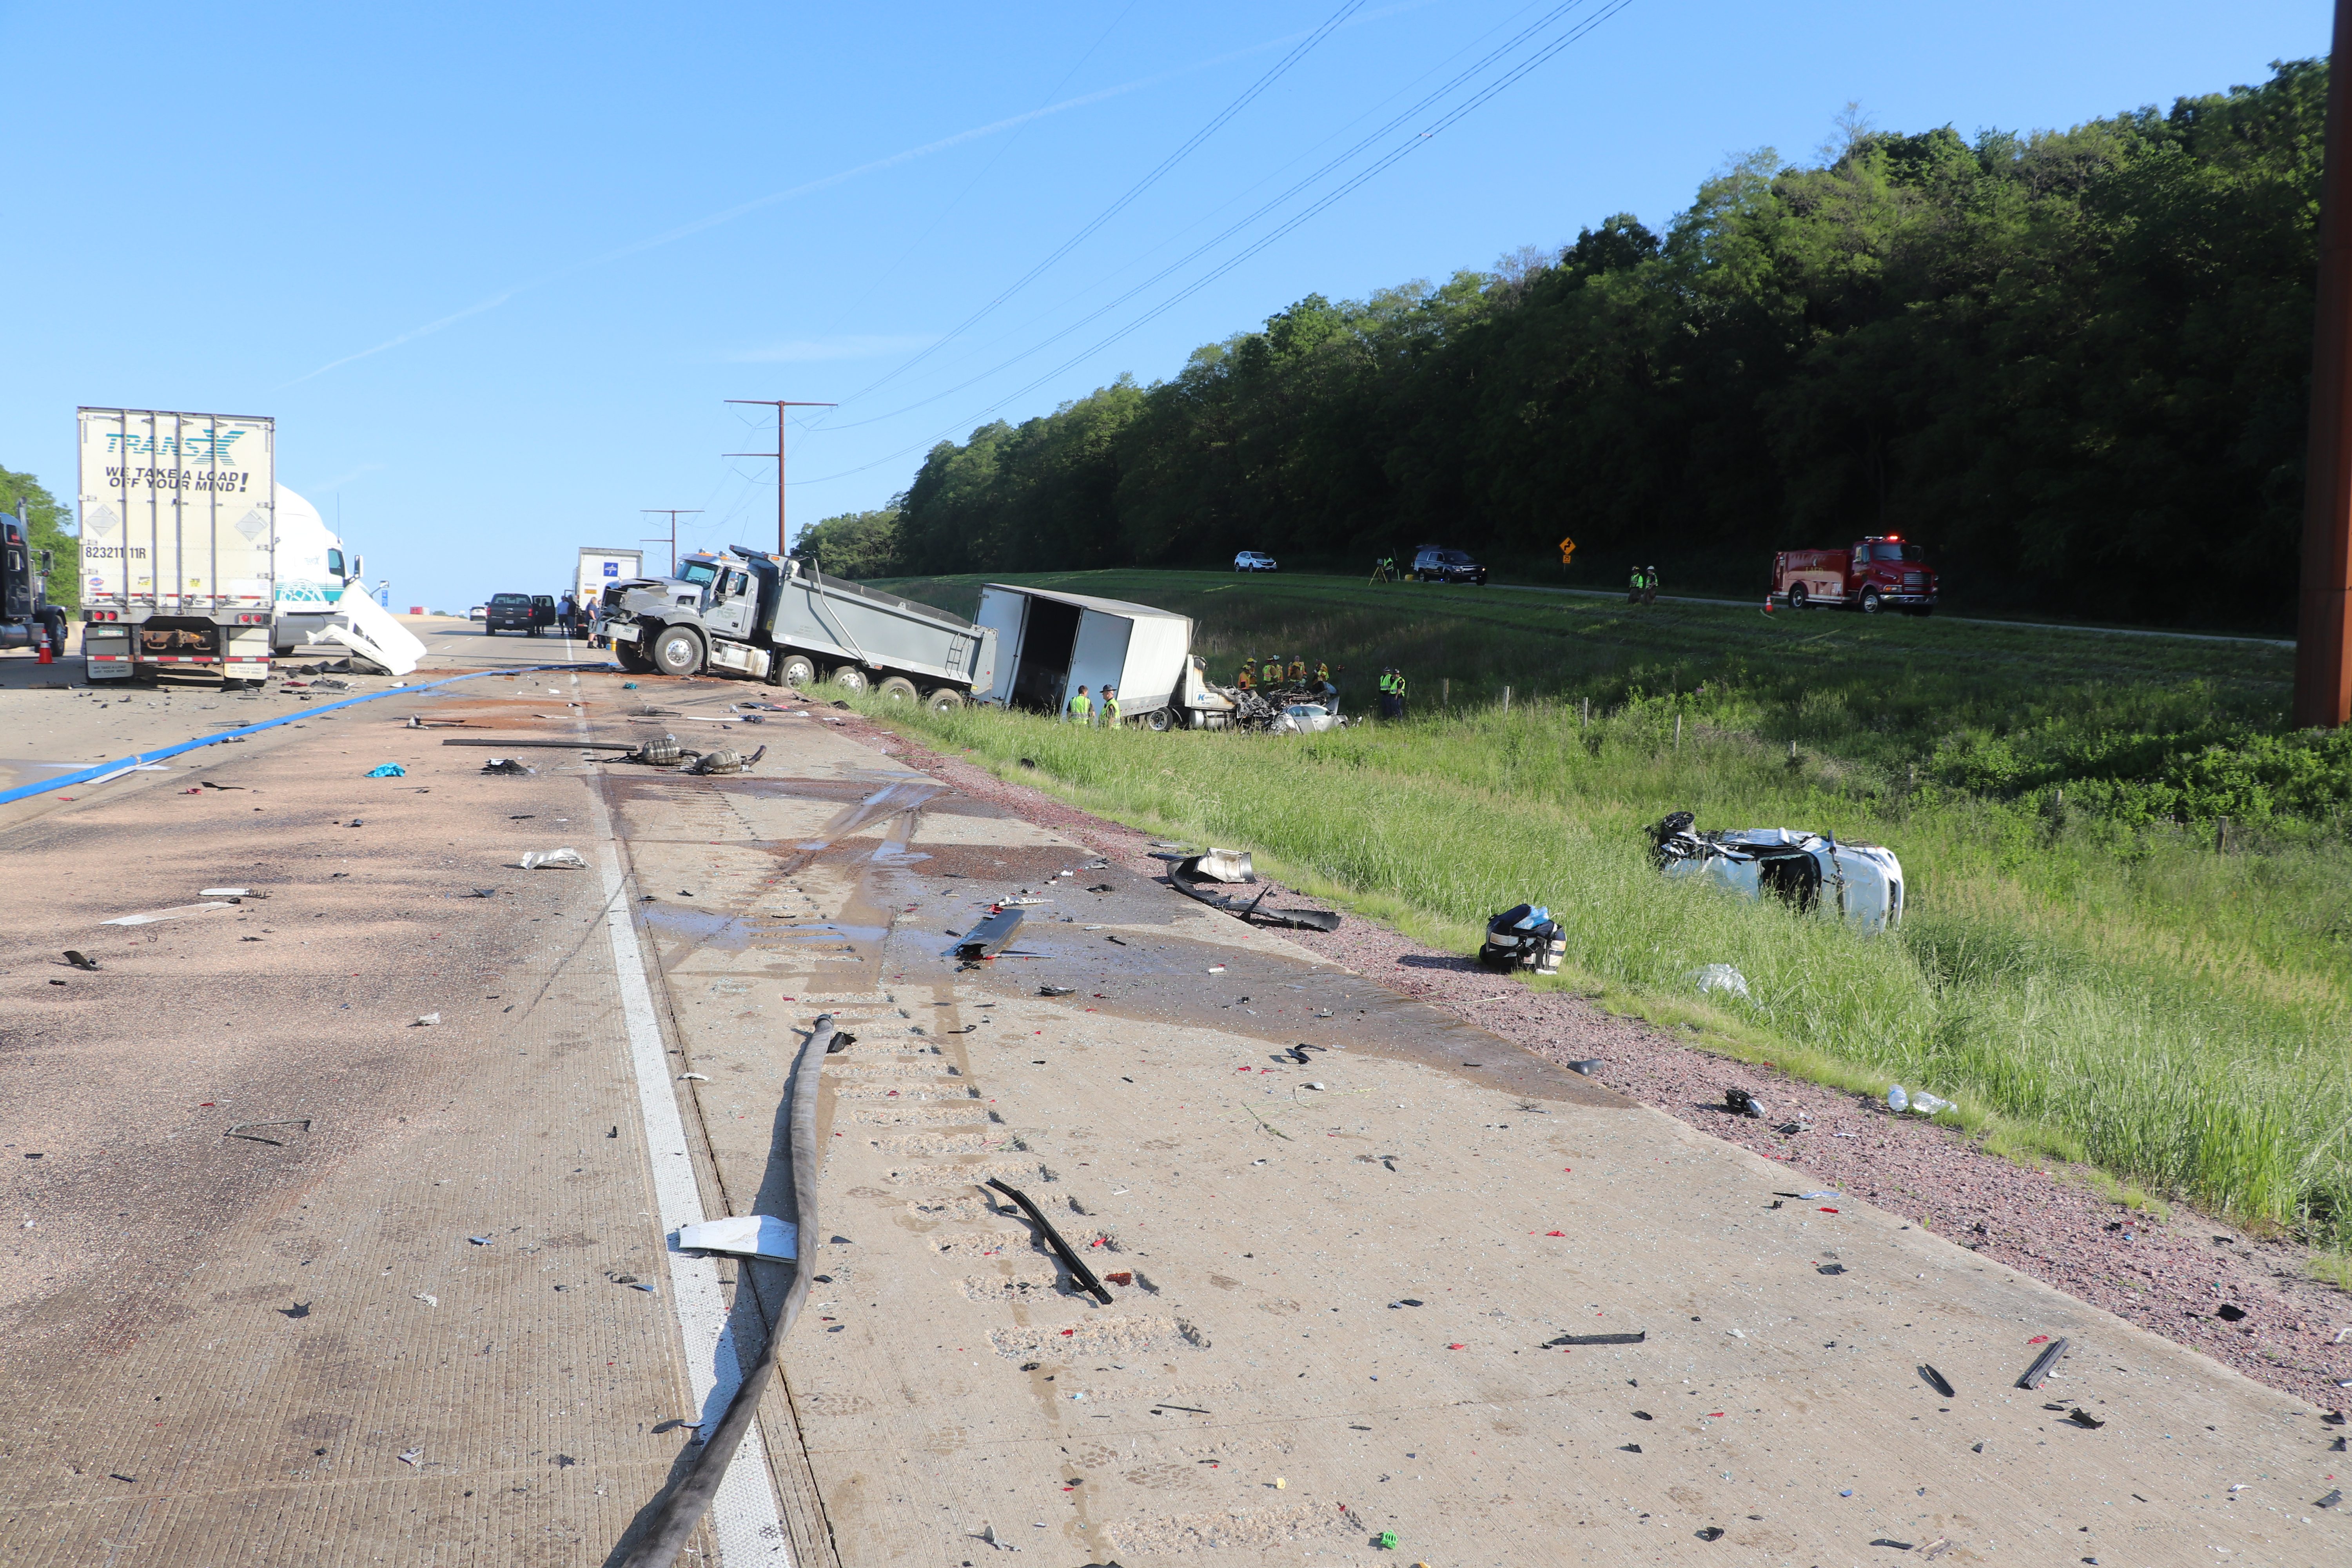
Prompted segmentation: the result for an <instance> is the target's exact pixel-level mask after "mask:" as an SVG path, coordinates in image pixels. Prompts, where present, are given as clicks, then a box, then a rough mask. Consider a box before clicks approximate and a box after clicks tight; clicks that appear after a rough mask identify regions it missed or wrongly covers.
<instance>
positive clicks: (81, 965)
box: [66, 948, 98, 969]
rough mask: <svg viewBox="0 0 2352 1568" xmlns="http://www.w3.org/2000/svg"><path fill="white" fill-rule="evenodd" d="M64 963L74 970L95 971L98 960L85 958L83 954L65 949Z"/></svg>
mask: <svg viewBox="0 0 2352 1568" xmlns="http://www.w3.org/2000/svg"><path fill="white" fill-rule="evenodd" d="M66 962H67V963H70V964H72V965H73V966H74V967H75V968H76V969H96V968H97V967H98V960H96V959H94V958H89V957H86V956H84V955H83V954H81V953H79V952H75V951H74V950H73V949H72V948H68V949H66Z"/></svg>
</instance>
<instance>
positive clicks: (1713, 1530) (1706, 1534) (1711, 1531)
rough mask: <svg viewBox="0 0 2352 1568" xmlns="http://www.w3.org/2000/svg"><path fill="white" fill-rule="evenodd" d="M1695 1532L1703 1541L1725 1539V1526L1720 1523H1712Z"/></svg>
mask: <svg viewBox="0 0 2352 1568" xmlns="http://www.w3.org/2000/svg"><path fill="white" fill-rule="evenodd" d="M1695 1533H1696V1535H1697V1536H1698V1538H1699V1539H1700V1540H1701V1541H1720V1540H1722V1539H1723V1527H1722V1526H1721V1525H1719V1524H1710V1525H1708V1526H1707V1527H1706V1529H1704V1530H1701V1531H1696V1532H1695Z"/></svg>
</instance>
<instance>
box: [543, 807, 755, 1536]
mask: <svg viewBox="0 0 2352 1568" xmlns="http://www.w3.org/2000/svg"><path fill="white" fill-rule="evenodd" d="M590 787H591V790H592V793H591V794H590V795H589V806H588V814H589V823H590V828H591V831H592V832H593V835H594V837H596V839H597V840H598V845H597V851H596V854H597V863H598V867H599V868H600V869H601V870H602V871H603V873H604V932H605V934H606V936H608V937H609V938H610V939H611V940H612V943H613V973H614V979H615V980H617V981H618V982H619V984H620V988H621V1018H622V1022H623V1023H624V1025H625V1026H626V1027H627V1029H628V1034H629V1063H630V1066H631V1067H632V1068H634V1069H635V1074H636V1080H637V1110H638V1115H639V1118H640V1120H641V1121H642V1123H643V1125H644V1128H645V1134H646V1155H647V1157H648V1158H649V1159H650V1160H651V1161H652V1162H653V1173H654V1203H655V1207H656V1209H657V1210H658V1211H659V1214H660V1217H661V1226H662V1231H663V1234H664V1236H665V1237H667V1239H668V1240H669V1241H670V1243H671V1244H672V1246H673V1247H674V1246H675V1242H676V1238H677V1229H678V1226H684V1225H694V1224H697V1223H698V1222H699V1221H700V1220H701V1219H702V1218H703V1217H704V1215H703V1209H702V1193H701V1189H700V1187H699V1186H698V1184H697V1183H696V1181H695V1178H694V1161H693V1159H692V1157H691V1156H689V1155H688V1153H687V1149H686V1121H685V1119H684V1118H682V1117H681V1116H679V1114H678V1110H677V1091H676V1090H675V1089H672V1088H671V1085H670V1075H669V1058H668V1057H667V1055H666V1054H665V1052H664V1050H663V1047H662V1036H661V1025H660V1023H659V1022H658V1021H657V1019H656V1015H655V1012H654V998H653V992H652V990H651V989H650V988H649V987H648V986H647V985H646V968H645V958H644V954H643V952H642V951H641V950H640V949H639V947H638V946H637V932H636V928H635V926H634V925H632V924H631V923H630V920H629V904H628V897H627V893H628V884H627V880H626V879H625V878H624V877H623V876H622V874H621V852H620V847H619V845H618V843H617V842H616V841H615V840H614V837H613V827H612V821H611V818H610V817H609V816H607V814H606V813H605V810H604V800H603V799H602V798H601V797H600V796H598V795H594V794H593V787H594V786H593V784H592V785H591V786H590ZM669 1294H670V1300H671V1301H672V1302H673V1303H675V1305H676V1309H677V1326H678V1332H679V1335H680V1337H681V1338H682V1339H683V1341H684V1342H685V1345H686V1364H687V1370H688V1374H689V1375H690V1376H691V1377H692V1378H693V1381H694V1396H695V1399H696V1402H697V1403H698V1405H699V1407H700V1409H701V1414H702V1421H703V1424H704V1426H705V1427H706V1428H710V1427H716V1426H717V1425H718V1422H719V1416H720V1415H724V1414H725V1413H726V1410H727V1404H728V1401H730V1400H731V1399H733V1398H734V1397H735V1390H736V1389H737V1388H738V1387H739V1386H740V1385H741V1384H742V1382H743V1369H742V1360H741V1357H740V1354H739V1353H738V1350H737V1346H736V1344H735V1336H734V1333H733V1331H731V1330H730V1328H729V1327H728V1324H727V1299H726V1297H725V1295H724V1294H723V1293H722V1292H721V1291H720V1289H719V1265H718V1263H717V1262H716V1261H715V1260H713V1259H711V1258H688V1257H686V1256H685V1255H683V1254H681V1253H679V1252H677V1251H675V1250H672V1251H670V1253H669ZM710 1531H711V1534H712V1536H713V1537H714V1538H715V1539H716V1540H717V1542H718V1543H719V1561H720V1562H721V1563H726V1564H728V1565H730V1568H742V1565H743V1564H745V1563H783V1564H787V1565H789V1564H790V1563H791V1562H792V1549H791V1546H790V1545H789V1543H788V1542H787V1541H786V1539H785V1536H784V1529H783V1515H782V1510H780V1509H779V1508H778V1507H777V1503H776V1493H775V1489H774V1488H773V1487H772V1486H770V1485H769V1483H768V1456H767V1451H766V1449H765V1447H764V1446H763V1445H762V1444H761V1439H760V1428H759V1426H758V1424H757V1423H756V1422H755V1423H753V1425H752V1426H751V1429H750V1430H749V1431H748V1432H746V1433H745V1434H744V1436H743V1447H741V1448H740V1449H739V1450H738V1451H737V1452H736V1455H735V1458H734V1462H733V1463H731V1464H730V1465H729V1466H728V1467H727V1476H726V1479H724V1480H722V1481H720V1482H719V1496H718V1498H717V1499H716V1500H714V1501H713V1502H712V1503H711V1505H710Z"/></svg>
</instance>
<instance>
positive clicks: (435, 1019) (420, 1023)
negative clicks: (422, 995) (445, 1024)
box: [409, 1013, 441, 1029]
mask: <svg viewBox="0 0 2352 1568" xmlns="http://www.w3.org/2000/svg"><path fill="white" fill-rule="evenodd" d="M440 1021H441V1015H440V1014H438V1013H419V1014H418V1015H416V1022H415V1023H414V1024H411V1025H409V1027H410V1028H412V1029H422V1028H425V1027H427V1026H431V1025H434V1024H437V1023H439V1022H440Z"/></svg>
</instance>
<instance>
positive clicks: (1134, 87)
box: [271, 0, 1432, 391]
mask: <svg viewBox="0 0 2352 1568" xmlns="http://www.w3.org/2000/svg"><path fill="white" fill-rule="evenodd" d="M1431 3H1432V0H1406V3H1405V4H1402V5H1390V6H1385V7H1383V8H1382V9H1381V10H1378V11H1373V12H1370V13H1367V14H1366V15H1364V16H1359V17H1357V18H1355V20H1354V22H1353V23H1352V24H1351V25H1352V26H1361V25H1363V24H1364V23H1366V22H1370V21H1373V20H1376V19H1379V18H1381V17H1386V16H1395V15H1397V14H1398V13H1400V12H1403V11H1417V10H1419V9H1421V7H1422V6H1423V5H1428V4H1431ZM1303 37H1307V34H1305V33H1292V34H1288V35H1286V36H1285V37H1279V38H1269V39H1267V40H1266V41H1265V42H1264V43H1261V44H1252V45H1251V46H1250V47H1247V48H1245V49H1235V50H1234V51H1233V52H1231V53H1230V54H1223V55H1218V56H1216V57H1214V58H1210V59H1205V60H1195V61H1194V62H1193V63H1192V64H1191V65H1188V66H1179V67H1177V68H1175V69H1173V70H1165V71H1160V72H1159V73H1158V74H1157V75H1154V76H1147V77H1141V78H1139V79H1136V80H1134V81H1130V82H1122V83H1120V84H1119V85H1118V86H1117V87H1107V88H1104V89H1100V90H1099V91H1097V92H1089V93H1085V94H1082V95H1080V96H1079V97H1076V98H1066V99H1064V100H1062V101H1060V102H1059V103H1049V104H1047V105H1045V107H1044V108H1042V109H1033V110H1029V111H1028V112H1027V113H1025V114H1015V115H1013V116H1011V117H1010V118H1008V119H1004V120H997V121H990V122H989V123H988V124H986V125H975V126H973V127H972V128H971V130H969V131H959V132H956V133H955V134H954V135H952V136H943V137H941V138H940V139H939V140H938V141H936V142H924V143H923V144H922V145H921V146H919V147H909V148H908V149H907V150H906V151H905V152H903V153H891V154H890V155H889V156H888V157H887V158H877V159H875V160H874V161H873V162H872V163H860V164H858V165H857V166H856V168H854V169H844V170H842V171H841V172H840V173H839V174H827V175H825V176H824V178H823V179H819V180H811V181H809V182H808V183H807V184H800V185H794V186H793V187H792V188H791V189H790V190H783V191H776V192H772V193H771V194H770V195H764V196H760V197H756V198H754V199H753V200H751V201H748V202H741V203H739V204H737V205H734V206H731V207H728V208H726V209H725V210H723V211H720V212H715V213H712V214H710V215H709V216H708V217H700V218H697V219H695V220H694V221H693V222H692V223H688V224H681V225H679V226H677V227H676V228H672V229H666V230H664V231H663V232H662V233H660V234H656V235H654V236H652V237H648V238H646V239H640V240H636V241H635V242H633V243H631V244H628V245H625V246H623V247H620V248H619V249H618V250H608V251H605V252H604V254H603V255H601V256H592V257H589V258H586V259H584V260H581V261H575V262H572V263H571V264H570V265H569V266H565V267H559V268H556V269H555V270H554V271H552V272H549V273H544V274H542V275H541V276H540V277H537V278H534V279H530V281H529V282H527V283H517V284H515V285H513V286H512V287H510V288H508V289H501V290H500V291H499V292H498V293H496V294H493V295H491V296H490V297H489V298H488V299H487V300H483V301H481V302H480V303H479V304H477V305H468V306H467V307H466V308H465V309H464V310H457V311H452V312H451V313H450V314H448V315H446V316H444V317H442V318H441V319H440V320H439V321H427V322H425V324H424V325H423V326H421V327H412V328H410V329H409V330H408V331H404V332H403V333H401V334H400V335H399V336H398V337H393V338H386V339H385V340H384V341H383V342H380V343H378V344H376V345H375V347H373V348H372V349H362V350H360V351H359V353H350V354H345V355H344V356H343V357H342V358H341V359H334V360H329V361H328V362H327V363H325V364H322V365H320V367H319V368H318V369H316V370H313V371H307V372H305V373H304V374H300V375H298V376H296V377H295V378H294V379H293V380H291V381H286V382H280V383H279V384H278V385H277V386H276V387H273V388H271V390H272V391H283V390H284V389H285V388H287V387H289V386H297V385H299V384H301V383H303V382H306V381H309V380H310V379H311V378H312V377H314V376H321V375H324V374H327V373H328V372H329V371H331V370H335V369H339V368H341V366H343V365H347V364H351V363H353V362H355V361H358V360H363V359H367V358H370V357H372V356H373V355H375V354H380V353H383V352H384V351H385V350H387V349H396V348H398V347H400V346H401V345H402V344H403V343H410V342H415V341H416V340H417V339H418V338H422V337H427V336H429V335H431V334H432V333H434V332H437V331H441V329H442V328H444V327H451V326H455V325H457V323H458V322H459V321H464V320H465V319H466V318H467V317H468V316H478V315H480V314H482V312H484V311H485V310H497V309H498V308H499V306H501V305H503V304H505V303H506V302H507V301H508V300H511V299H513V298H514V297H515V296H516V295H518V294H524V293H528V292H530V290H531V289H537V288H541V287H542V286H543V285H546V284H549V283H552V282H554V281H555V280H556V279H559V278H563V277H567V276H569V275H570V274H572V273H574V272H579V271H583V270H584V269H585V268H591V267H602V266H603V265H604V264H605V263H606V262H608V261H618V260H620V259H621V258H623V257H627V256H635V255H637V254H638V253H639V252H641V251H646V250H652V249H654V248H655V247H658V246H664V245H669V244H672V243H675V242H676V241H677V240H681V239H684V238H686V237H688V236H689V235H696V234H700V233H701V232H702V231H703V230H705V229H708V228H716V227H718V226H719V225H720V224H724V223H732V222H734V221H735V220H736V219H737V218H739V217H741V216H744V215H745V214H747V213H754V212H758V211H759V210H760V209H761V208H762V207H770V206H773V205H776V204H777V203H778V202H788V201H792V200H793V199H794V198H796V197H800V196H806V195H814V194H815V193H817V192H818V191H823V190H829V189H831V188H832V187H833V186H835V185H838V184H844V183H845V182H847V181H850V180H855V179H857V178H859V177H860V176H862V175H866V174H879V173H880V172H881V171H883V170H885V169H893V168H896V167H898V165H899V164H901V163H912V162H913V161H914V160H916V159H918V158H928V157H929V156H930V155H931V154H932V153H944V152H946V151H948V150H949V149H950V148H953V147H961V146H962V145H963V144H964V143H966V142H977V141H979V140H980V139H981V138H982V137H984V136H994V135H998V134H1000V133H1001V132H1006V131H1012V130H1014V129H1016V128H1018V127H1020V126H1023V125H1026V124H1028V123H1029V122H1030V121H1033V120H1043V119H1045V117H1046V116H1047V115H1049V114H1061V113H1065V112H1066V111H1067V110H1073V109H1084V108H1085V107H1087V105H1088V104H1093V103H1100V102H1102V101H1103V100H1106V99H1111V98H1118V97H1121V96H1123V95H1125V94H1127V93H1130V92H1139V91H1141V90H1142V89H1145V88H1147V87H1157V86H1159V85H1160V83H1161V82H1164V81H1171V80H1173V79H1176V78H1177V77H1181V76H1190V75H1191V74H1192V72H1194V71H1202V70H1208V69H1211V68H1214V67H1217V66H1221V65H1227V64H1230V63H1231V62H1233V61H1234V60H1238V59H1246V58H1248V57H1250V56H1251V55H1257V54H1264V53H1265V51H1266V50H1268V49H1278V48H1283V47H1286V46H1288V45H1291V44H1295V43H1297V41H1298V40H1299V39H1301V38H1303Z"/></svg>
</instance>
